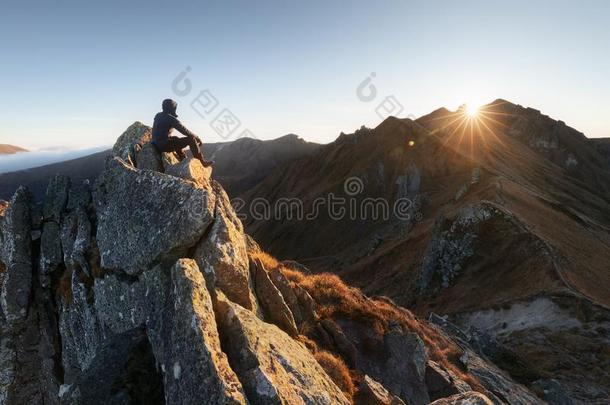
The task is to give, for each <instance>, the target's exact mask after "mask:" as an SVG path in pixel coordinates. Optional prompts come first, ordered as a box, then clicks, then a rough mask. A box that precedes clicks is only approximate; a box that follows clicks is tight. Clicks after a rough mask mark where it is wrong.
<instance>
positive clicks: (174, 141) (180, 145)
mask: <svg viewBox="0 0 610 405" xmlns="http://www.w3.org/2000/svg"><path fill="white" fill-rule="evenodd" d="M187 146H189V140H188V139H187V138H178V137H176V136H170V137H169V139H168V140H167V142H166V143H165V146H164V147H163V149H162V150H161V152H176V154H178V158H179V159H180V160H184V159H185V158H186V155H185V154H184V151H183V149H184V148H186V147H187Z"/></svg>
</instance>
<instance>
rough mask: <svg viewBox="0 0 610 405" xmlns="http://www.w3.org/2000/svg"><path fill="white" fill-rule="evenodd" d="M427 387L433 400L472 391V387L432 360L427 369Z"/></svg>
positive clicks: (429, 361)
mask: <svg viewBox="0 0 610 405" xmlns="http://www.w3.org/2000/svg"><path fill="white" fill-rule="evenodd" d="M426 386H427V387H428V394H429V395H430V399H432V400H435V399H439V398H443V397H448V396H451V395H455V394H459V393H462V392H467V391H471V390H472V387H470V385H468V384H467V383H466V382H464V381H462V380H461V379H460V378H459V377H458V376H456V375H455V374H454V373H453V372H451V371H450V370H446V369H444V368H443V367H442V366H441V365H440V364H438V363H436V362H435V361H432V360H428V365H427V367H426Z"/></svg>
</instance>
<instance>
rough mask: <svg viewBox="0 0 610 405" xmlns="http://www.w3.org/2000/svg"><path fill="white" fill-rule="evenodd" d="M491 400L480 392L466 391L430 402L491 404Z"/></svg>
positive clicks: (459, 404)
mask: <svg viewBox="0 0 610 405" xmlns="http://www.w3.org/2000/svg"><path fill="white" fill-rule="evenodd" d="M492 404H493V402H492V401H491V400H490V399H489V398H487V397H486V396H485V395H483V394H481V393H480V392H475V391H468V392H465V393H463V394H455V395H453V396H451V397H449V398H442V399H439V400H436V401H434V402H432V403H431V405H492Z"/></svg>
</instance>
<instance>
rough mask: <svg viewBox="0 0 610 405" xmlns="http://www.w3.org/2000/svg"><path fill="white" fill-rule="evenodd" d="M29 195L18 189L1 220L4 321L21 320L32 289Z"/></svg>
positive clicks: (0, 302) (0, 297)
mask: <svg viewBox="0 0 610 405" xmlns="http://www.w3.org/2000/svg"><path fill="white" fill-rule="evenodd" d="M31 202H32V199H31V196H30V193H29V191H27V189H25V188H23V187H20V188H19V189H18V190H17V192H16V193H15V195H14V196H13V198H12V199H11V201H10V205H9V206H8V208H7V209H6V210H5V211H4V215H3V216H2V217H1V218H0V262H2V263H3V264H4V268H5V270H4V272H2V274H0V283H1V286H0V288H1V290H0V305H1V307H2V311H3V314H4V317H5V319H6V321H7V322H9V323H13V322H16V321H20V320H23V319H24V318H25V317H26V315H27V311H28V303H29V300H30V293H31V286H32V247H31V239H30V232H31V229H32V216H31V211H30V206H31Z"/></svg>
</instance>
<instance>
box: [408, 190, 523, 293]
mask: <svg viewBox="0 0 610 405" xmlns="http://www.w3.org/2000/svg"><path fill="white" fill-rule="evenodd" d="M465 187H467V186H465ZM492 218H506V219H507V220H508V221H509V222H514V220H513V219H512V218H511V217H510V214H509V213H508V212H506V210H504V209H503V208H501V207H500V206H498V205H497V204H494V203H492V202H489V201H482V202H480V203H477V204H469V205H467V206H465V207H464V208H462V209H461V210H460V211H459V213H458V215H457V217H456V218H455V219H454V220H453V221H449V220H448V219H447V218H446V217H445V214H444V213H443V212H441V213H440V214H439V215H438V217H437V218H436V220H435V225H434V230H433V232H432V238H431V239H430V242H429V244H428V247H427V249H426V254H425V256H424V260H423V265H422V272H421V278H420V282H419V286H418V287H419V289H420V291H425V290H426V289H428V288H429V286H430V284H431V282H432V279H433V277H435V276H436V277H438V278H439V279H440V282H441V285H442V287H443V288H446V287H449V285H450V284H451V282H452V281H453V280H454V279H455V278H456V277H457V276H458V275H459V273H460V271H461V269H462V266H463V264H464V263H465V261H466V260H467V259H468V258H469V257H471V256H472V255H473V254H474V251H473V249H474V247H473V246H474V242H475V239H476V238H477V226H478V225H479V224H480V223H482V222H485V221H489V220H490V219H492Z"/></svg>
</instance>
